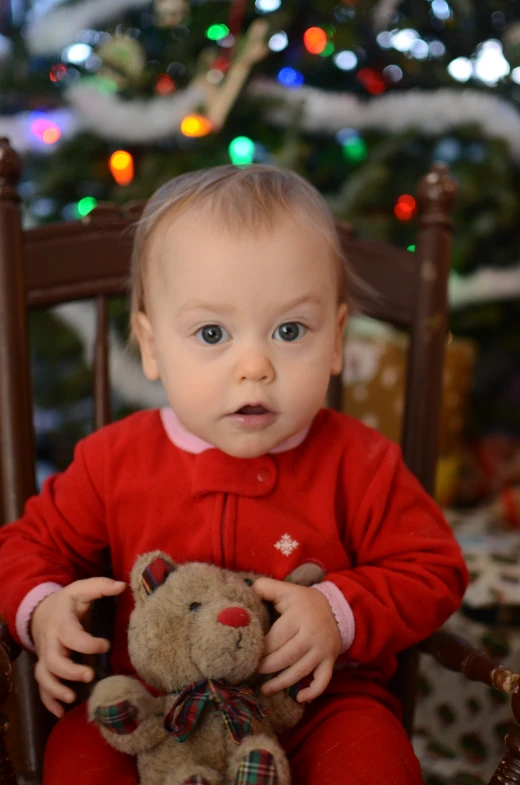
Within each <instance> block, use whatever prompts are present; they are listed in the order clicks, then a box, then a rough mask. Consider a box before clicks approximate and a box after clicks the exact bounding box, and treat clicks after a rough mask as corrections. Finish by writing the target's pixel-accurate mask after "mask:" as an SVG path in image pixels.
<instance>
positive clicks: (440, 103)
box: [0, 79, 520, 161]
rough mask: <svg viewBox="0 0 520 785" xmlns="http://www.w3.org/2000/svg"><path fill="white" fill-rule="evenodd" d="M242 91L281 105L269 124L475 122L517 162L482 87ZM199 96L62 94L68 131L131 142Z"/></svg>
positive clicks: (264, 86) (159, 134)
mask: <svg viewBox="0 0 520 785" xmlns="http://www.w3.org/2000/svg"><path fill="white" fill-rule="evenodd" d="M249 93H250V94H251V95H253V96H256V97H262V98H269V97H272V98H276V99H277V100H278V101H281V102H282V104H281V105H279V106H277V107H276V108H273V109H269V110H268V111H267V118H268V119H269V120H270V121H272V122H273V123H276V124H279V125H287V124H289V123H292V122H294V112H295V109H296V107H297V106H298V105H300V106H301V118H300V122H301V124H302V127H303V128H304V129H305V130H308V131H319V132H321V133H330V134H334V133H336V132H337V131H339V130H340V129H341V128H355V129H358V130H363V129H373V130H377V131H383V132H390V133H395V132H404V131H407V130H411V129H416V130H417V131H418V132H421V133H423V134H427V135H429V136H440V135H442V134H445V133H449V132H450V131H453V130H454V129H456V128H458V127H460V126H462V125H467V124H474V125H476V126H478V127H479V128H480V131H481V133H482V135H483V136H484V137H488V138H497V137H498V138H501V139H504V140H505V141H506V142H507V143H508V144H509V148H510V152H511V157H512V158H513V160H515V161H520V113H519V112H518V111H517V110H516V109H515V108H514V106H513V105H512V104H510V103H508V102H507V101H505V100H504V99H502V98H499V97H498V96H495V95H492V94H489V93H487V92H481V91H478V90H472V89H469V88H468V89H463V90H461V89H455V88H442V89H439V90H436V91H431V92H426V91H415V90H412V91H409V92H400V93H390V94H388V95H383V96H378V97H377V98H370V99H368V100H360V99H359V98H357V97H356V96H354V95H352V94H350V93H330V92H327V91H324V90H318V89H315V88H312V87H302V88H300V89H298V90H293V89H290V88H285V87H282V86H280V85H278V84H277V83H275V82H271V81H267V80H265V79H261V80H260V79H257V80H255V81H254V82H253V83H252V84H251V85H250V87H249ZM204 96H205V94H204V90H203V89H202V88H201V87H199V85H196V86H195V85H190V86H188V87H187V88H185V89H184V90H178V91H177V92H176V93H175V94H174V95H172V96H157V97H155V98H150V99H149V100H146V101H143V100H136V101H124V100H123V99H121V98H120V97H119V96H117V95H113V94H107V93H101V92H99V91H98V90H97V89H96V88H95V87H93V85H92V83H91V82H86V83H84V84H83V83H81V82H80V83H79V84H77V85H74V86H73V87H71V88H69V90H67V92H66V99H67V101H68V103H69V104H70V105H71V106H73V107H74V108H75V109H76V111H77V113H78V115H79V117H78V118H74V120H73V121H72V120H71V121H70V125H71V129H69V131H68V133H69V135H70V133H73V132H74V131H79V130H80V129H81V128H82V127H83V128H85V127H86V128H90V129H92V130H95V131H96V133H98V134H99V135H100V136H102V137H104V138H109V139H121V140H122V141H132V142H134V143H139V142H142V143H145V142H150V141H154V140H156V139H162V138H165V137H168V136H171V135H172V134H173V133H175V132H177V131H178V127H179V124H180V121H181V120H182V118H183V117H184V116H185V115H186V114H188V113H189V112H191V111H193V110H194V109H196V108H197V107H198V106H199V105H200V104H201V103H202V102H203V101H204ZM49 117H51V115H50V114H49ZM12 122H13V118H11V117H0V132H3V133H6V132H7V134H8V135H10V136H11V138H12V140H13V142H14V143H15V145H16V141H17V138H18V135H17V134H15V133H12V132H9V126H10V124H11V123H12ZM20 122H23V121H20ZM24 136H26V134H24ZM16 146H18V145H16Z"/></svg>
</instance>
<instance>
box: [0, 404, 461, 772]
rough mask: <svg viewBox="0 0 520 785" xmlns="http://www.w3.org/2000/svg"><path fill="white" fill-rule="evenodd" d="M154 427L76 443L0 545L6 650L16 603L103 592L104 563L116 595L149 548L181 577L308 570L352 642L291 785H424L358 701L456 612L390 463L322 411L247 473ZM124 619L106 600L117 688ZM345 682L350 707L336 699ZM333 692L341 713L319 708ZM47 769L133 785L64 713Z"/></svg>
mask: <svg viewBox="0 0 520 785" xmlns="http://www.w3.org/2000/svg"><path fill="white" fill-rule="evenodd" d="M164 416H165V415H164V413H163V415H161V413H160V412H158V411H144V412H139V413H137V414H134V415H131V416H129V417H127V418H125V419H124V420H121V421H119V422H117V423H113V424H112V425H109V426H106V427H105V428H102V429H100V430H99V431H97V432H96V433H94V434H92V435H91V436H89V437H87V438H86V439H84V440H82V441H81V442H80V443H79V444H78V446H77V448H76V452H75V456H74V460H73V461H72V463H71V465H70V466H69V467H68V468H67V470H66V471H65V472H63V473H62V474H59V475H56V476H54V477H52V478H50V479H49V480H48V481H47V482H46V483H45V485H44V488H43V490H42V493H41V494H39V495H38V496H35V497H33V498H32V499H30V500H29V502H28V503H27V505H26V509H25V512H24V515H23V517H22V518H21V519H20V520H19V521H17V522H15V523H12V524H10V525H8V526H5V527H4V528H3V529H1V530H0V575H2V592H1V594H0V613H1V614H2V616H3V617H4V618H5V619H6V621H7V622H8V624H9V627H10V630H11V633H12V634H13V635H14V636H15V637H16V638H17V640H19V641H20V642H21V639H20V634H22V637H23V636H24V635H25V636H26V639H28V628H27V624H28V619H29V618H30V609H29V610H27V608H26V604H28V603H26V604H24V600H25V599H26V598H27V597H28V595H29V599H30V594H31V592H36V593H37V592H38V591H39V589H40V587H41V585H42V584H46V583H54V584H59V585H61V586H65V585H68V584H69V583H71V582H72V581H75V580H77V579H79V578H87V577H92V576H96V575H100V574H101V571H102V567H103V564H104V559H105V553H106V549H107V548H108V549H109V550H110V558H111V568H112V575H113V577H114V578H115V579H116V580H123V581H127V582H128V579H129V575H130V572H131V569H132V567H133V565H134V562H135V560H136V558H137V557H138V556H139V555H141V554H143V553H146V552H149V551H153V550H156V549H158V548H159V549H161V550H163V551H165V552H166V553H168V554H169V555H170V556H171V557H172V558H173V559H174V560H175V561H176V562H178V563H181V564H182V563H184V562H189V561H200V562H207V563H210V564H216V565H218V566H222V567H226V568H228V569H232V570H245V571H255V572H260V573H264V574H266V575H269V576H271V577H273V578H276V579H278V580H284V579H285V578H286V577H287V576H288V575H289V574H290V573H292V572H293V571H294V570H296V569H297V568H298V567H300V566H301V565H302V564H305V563H306V562H317V563H318V564H320V565H321V566H322V567H323V570H324V572H325V576H326V577H325V582H327V583H328V589H329V590H331V587H332V594H333V595H335V596H336V599H337V598H338V597H339V605H338V606H337V608H340V610H341V613H342V615H343V620H344V621H345V620H347V621H348V625H347V626H348V635H351V638H348V636H347V638H348V644H347V646H348V650H346V651H345V653H344V654H342V655H341V657H342V661H340V662H339V663H338V666H339V667H344V670H338V672H337V673H336V674H335V675H334V679H333V681H332V683H331V685H330V687H329V696H328V697H327V698H325V697H324V698H323V699H320V700H319V701H316V702H315V704H314V705H313V707H312V709H311V711H310V713H309V717H308V719H307V720H306V721H305V722H304V724H303V725H302V727H301V728H300V729H299V730H297V731H294V732H293V733H292V734H289V735H288V737H287V749H288V750H289V753H290V756H291V759H292V763H293V768H294V771H295V783H296V785H304V783H307V782H309V783H310V782H311V781H312V782H315V783H316V785H317V784H318V782H319V783H320V785H326V783H333V782H334V783H335V785H337V783H338V782H340V781H342V779H344V778H346V777H348V781H349V782H350V783H354V782H364V781H365V779H366V780H367V782H368V779H369V778H370V779H371V780H372V778H373V776H374V775H375V774H379V775H381V774H382V773H384V772H385V771H386V772H391V774H392V778H391V782H392V783H394V784H395V785H401V783H403V785H404V783H409V784H411V783H413V782H419V774H418V770H417V763H416V761H415V758H414V756H413V753H412V750H411V747H410V745H409V743H408V741H407V739H406V737H405V735H404V733H403V731H402V729H401V727H400V725H399V722H398V720H397V719H396V718H395V717H394V716H393V715H392V714H391V713H390V711H389V710H388V709H385V708H384V705H383V704H384V698H381V696H379V697H380V702H379V703H378V702H377V701H375V700H374V692H373V691H371V687H372V686H373V685H374V683H378V684H380V685H382V684H385V683H386V682H387V681H388V679H389V678H390V677H391V676H392V674H393V672H394V671H395V666H396V655H397V653H398V652H399V651H401V650H403V649H405V648H407V647H409V646H412V645H413V644H415V643H417V642H418V641H420V640H422V639H423V638H426V637H427V636H428V635H430V634H431V633H432V632H433V631H434V630H436V629H437V628H438V627H440V625H441V624H442V623H443V622H444V621H445V620H446V619H447V618H448V617H449V616H450V615H451V613H453V612H454V611H455V610H456V609H457V608H458V606H459V604H460V599H461V597H462V595H463V593H464V590H465V588H466V584H467V570H466V567H465V565H464V561H463V558H462V555H461V552H460V548H459V546H458V544H457V542H456V540H455V538H454V537H453V534H452V532H451V530H450V528H449V526H448V524H447V523H446V521H445V520H444V518H443V516H442V513H441V512H440V510H439V508H438V507H437V505H436V504H435V503H434V501H433V500H432V499H431V498H430V497H429V496H428V495H427V494H426V493H425V491H424V489H423V488H422V487H421V486H420V484H419V482H418V481H417V480H416V479H415V477H413V475H412V474H411V473H410V472H409V471H408V469H407V468H406V466H405V465H404V462H403V460H402V456H401V452H400V449H399V447H398V446H397V445H396V444H393V443H391V442H389V441H387V440H386V439H385V438H384V437H383V436H381V435H380V434H378V433H377V432H376V431H374V430H372V429H370V428H367V427H366V426H364V425H363V424H362V423H359V422H356V421H355V420H353V419H352V418H350V417H347V416H346V415H343V414H340V413H338V412H333V411H330V410H326V409H322V410H321V411H320V412H318V414H317V415H316V417H315V419H314V421H313V423H312V426H311V428H310V431H309V433H308V435H307V436H306V438H305V439H304V441H302V442H301V443H299V444H297V445H296V446H293V447H291V448H287V449H286V450H284V451H280V452H273V453H270V454H268V455H262V456H259V457H257V458H251V459H242V458H236V457H233V456H230V455H227V454H225V453H223V452H221V451H220V450H217V449H216V448H211V447H210V448H209V449H204V450H203V451H201V452H190V451H189V450H188V449H185V448H183V446H182V445H179V444H177V443H176V442H175V439H174V438H173V437H172V435H171V434H170V433H169V432H168V430H167V428H166V426H165V422H166V420H164ZM327 596H328V595H327ZM133 605H134V603H133V597H132V593H131V591H130V590H129V589H127V590H125V591H124V592H123V594H122V595H121V596H120V597H119V598H118V601H117V612H116V618H115V628H114V635H113V646H112V658H111V659H112V667H113V670H114V672H115V673H130V674H131V673H133V667H132V663H131V662H130V659H129V655H128V649H127V628H128V621H129V618H130V614H131V611H132V609H133ZM20 606H22V609H23V610H24V612H25V611H27V615H26V617H24V615H23V614H22V613H21V614H20V617H21V618H18V623H19V627H18V629H17V615H18V610H19V609H20ZM331 607H332V610H333V612H336V611H335V610H334V606H333V605H331ZM24 619H25V620H24ZM338 623H339V626H340V630H341V620H340V619H338ZM345 623H346V622H345ZM352 680H355V681H356V693H357V697H356V698H354V697H353V695H350V696H348V697H347V696H346V695H344V694H343V693H344V692H345V684H346V683H348V684H350V683H351V681H352ZM348 684H347V689H348ZM381 690H383V688H382V687H381ZM338 693H341V694H343V697H342V698H341V699H339V698H338V699H335V698H332V697H331V695H332V694H338ZM375 697H376V698H377V696H375ZM47 762H48V764H47V765H48V769H47V770H46V775H45V785H62V783H63V785H70V784H71V783H73V785H82V783H84V785H95V783H97V782H99V783H105V782H107V783H109V785H116V783H120V785H128V783H131V782H132V781H133V780H132V777H133V776H134V775H133V773H132V767H131V766H130V763H129V761H128V759H125V758H121V756H118V755H117V754H116V753H115V752H112V751H111V750H110V749H109V748H108V747H105V746H104V743H103V744H102V742H101V737H100V736H98V732H97V730H96V729H95V728H87V727H86V722H85V720H84V717H83V715H82V714H81V713H77V712H75V713H71V714H69V715H68V716H67V719H66V720H65V721H63V722H61V723H60V724H59V725H58V728H57V730H56V731H55V732H54V734H53V737H52V739H51V741H50V743H49V748H48V751H47ZM116 772H117V773H116ZM354 774H355V777H354ZM385 776H386V775H385ZM125 777H126V779H125ZM353 777H354V778H353ZM118 778H119V779H118ZM356 778H357V779H356ZM386 781H387V782H388V781H389V778H388V777H386ZM371 785H372V784H371Z"/></svg>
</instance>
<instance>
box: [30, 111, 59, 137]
mask: <svg viewBox="0 0 520 785" xmlns="http://www.w3.org/2000/svg"><path fill="white" fill-rule="evenodd" d="M31 131H32V133H33V134H34V135H35V136H36V137H37V138H38V139H40V141H42V142H43V143H44V144H55V143H56V142H57V141H58V139H59V138H60V136H61V128H60V127H59V126H57V125H56V123H53V122H52V120H48V119H47V118H46V117H41V116H39V117H38V116H36V117H35V119H34V120H33V121H32V122H31Z"/></svg>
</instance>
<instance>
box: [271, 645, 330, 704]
mask: <svg viewBox="0 0 520 785" xmlns="http://www.w3.org/2000/svg"><path fill="white" fill-rule="evenodd" d="M317 664H318V663H317V662H316V655H315V654H314V653H313V652H312V651H310V652H308V653H307V654H306V655H305V657H303V658H302V659H301V660H299V661H298V662H295V663H294V665H291V667H290V668H286V670H284V671H282V672H281V673H279V674H278V676H275V677H274V679H269V681H266V683H265V684H264V685H263V686H262V692H263V693H264V695H273V694H274V693H275V692H281V691H282V690H285V689H286V687H292V685H293V684H296V683H297V682H298V681H300V679H303V678H304V677H305V676H308V675H309V673H312V671H313V670H314V668H315V667H316V666H317Z"/></svg>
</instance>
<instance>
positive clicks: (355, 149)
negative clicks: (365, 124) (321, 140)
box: [342, 136, 368, 161]
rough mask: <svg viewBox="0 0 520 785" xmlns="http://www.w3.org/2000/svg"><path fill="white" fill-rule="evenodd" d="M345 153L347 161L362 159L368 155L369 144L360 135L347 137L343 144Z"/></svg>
mask: <svg viewBox="0 0 520 785" xmlns="http://www.w3.org/2000/svg"><path fill="white" fill-rule="evenodd" d="M342 150H343V155H344V157H345V158H346V159H347V161H362V160H363V159H364V158H366V157H367V153H368V150H367V146H366V144H365V140H364V139H362V138H361V137H360V136H352V137H350V139H346V140H345V141H344V142H343V146H342Z"/></svg>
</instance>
